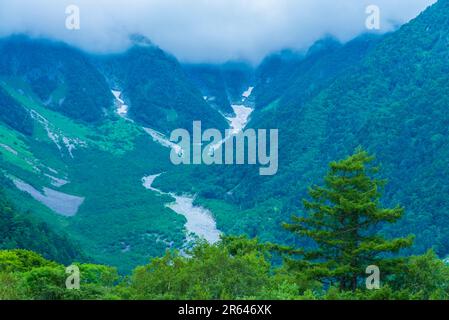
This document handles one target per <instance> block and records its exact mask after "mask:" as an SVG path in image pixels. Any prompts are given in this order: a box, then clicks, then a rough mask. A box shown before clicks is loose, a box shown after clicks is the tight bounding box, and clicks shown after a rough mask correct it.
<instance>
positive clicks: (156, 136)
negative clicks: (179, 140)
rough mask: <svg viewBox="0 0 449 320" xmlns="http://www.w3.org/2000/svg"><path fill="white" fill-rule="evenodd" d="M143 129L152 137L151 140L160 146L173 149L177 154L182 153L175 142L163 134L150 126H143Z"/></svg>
mask: <svg viewBox="0 0 449 320" xmlns="http://www.w3.org/2000/svg"><path fill="white" fill-rule="evenodd" d="M143 130H144V131H145V132H146V133H148V134H149V135H150V136H151V137H152V138H153V140H154V141H155V142H157V143H159V144H160V145H161V146H163V147H165V148H170V149H173V150H174V151H175V152H176V154H178V155H183V153H184V150H183V149H182V148H181V147H180V146H179V145H177V144H176V143H173V142H171V141H170V140H169V139H168V138H167V137H166V136H165V135H164V134H162V133H160V132H158V131H156V130H153V129H150V128H143Z"/></svg>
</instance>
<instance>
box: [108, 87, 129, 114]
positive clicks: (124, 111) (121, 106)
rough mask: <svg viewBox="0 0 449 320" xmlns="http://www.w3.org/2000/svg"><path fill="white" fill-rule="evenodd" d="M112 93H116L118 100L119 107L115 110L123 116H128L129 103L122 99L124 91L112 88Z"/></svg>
mask: <svg viewBox="0 0 449 320" xmlns="http://www.w3.org/2000/svg"><path fill="white" fill-rule="evenodd" d="M112 94H113V95H114V97H115V99H116V100H117V102H118V103H117V105H118V106H117V109H116V110H115V112H116V113H117V114H118V115H119V116H120V117H122V118H126V116H127V115H128V109H129V107H128V105H127V104H126V103H125V101H123V99H122V92H121V91H117V90H112Z"/></svg>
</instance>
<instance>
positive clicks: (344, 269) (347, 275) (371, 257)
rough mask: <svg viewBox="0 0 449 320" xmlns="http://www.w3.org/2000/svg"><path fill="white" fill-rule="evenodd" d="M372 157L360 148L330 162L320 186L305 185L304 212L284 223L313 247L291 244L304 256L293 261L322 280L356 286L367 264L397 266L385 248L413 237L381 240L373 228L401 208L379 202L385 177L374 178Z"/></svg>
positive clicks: (404, 244) (346, 287)
mask: <svg viewBox="0 0 449 320" xmlns="http://www.w3.org/2000/svg"><path fill="white" fill-rule="evenodd" d="M373 160H374V158H373V157H372V156H370V155H368V153H366V152H365V151H363V150H360V149H359V150H358V151H357V152H356V153H355V154H353V155H351V156H349V157H347V158H346V159H344V160H341V161H338V162H332V163H331V164H330V171H329V173H328V174H327V176H326V177H325V186H323V187H318V186H315V187H312V188H311V189H310V190H309V194H310V198H311V200H305V201H304V207H305V208H306V210H307V212H308V214H305V215H302V216H300V217H293V222H292V223H291V224H286V225H285V227H286V228H287V229H288V230H289V231H291V232H293V233H295V234H296V235H298V236H300V237H307V238H311V239H312V240H313V242H314V244H316V248H313V249H310V250H297V249H292V251H293V252H294V253H299V254H300V255H302V256H303V258H304V260H301V261H296V260H295V261H292V263H293V264H296V265H299V266H300V267H302V270H301V271H303V270H305V271H306V272H308V273H310V274H311V275H312V276H311V277H313V278H318V279H326V280H327V281H328V282H329V283H330V285H334V284H338V285H339V286H340V288H341V289H342V290H354V291H355V290H356V289H357V287H358V285H359V283H360V279H361V278H363V277H366V274H365V270H366V268H367V267H368V266H370V265H377V266H379V267H380V268H381V269H382V271H383V273H387V272H392V271H391V270H389V269H390V268H391V267H392V264H394V268H396V269H397V268H400V267H401V263H400V260H399V261H395V262H393V260H392V259H386V258H385V256H384V255H383V254H385V253H398V252H399V250H401V249H404V248H407V247H409V246H411V245H412V239H413V238H397V239H386V238H385V237H384V236H382V235H380V234H379V233H378V232H377V230H378V228H377V227H378V226H379V225H380V224H382V223H393V222H396V221H397V220H399V219H400V218H401V217H402V215H403V213H404V211H403V209H402V208H400V207H396V208H393V209H385V208H382V207H381V206H380V197H381V194H380V189H381V187H382V185H383V184H384V181H382V180H379V179H376V178H373V177H372V175H373V174H375V173H377V171H378V168H376V167H372V166H370V163H371V162H372V161H373Z"/></svg>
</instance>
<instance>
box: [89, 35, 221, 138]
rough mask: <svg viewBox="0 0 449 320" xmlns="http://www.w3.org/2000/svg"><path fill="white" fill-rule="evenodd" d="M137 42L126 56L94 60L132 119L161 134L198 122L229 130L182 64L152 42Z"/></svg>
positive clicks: (104, 57)
mask: <svg viewBox="0 0 449 320" xmlns="http://www.w3.org/2000/svg"><path fill="white" fill-rule="evenodd" d="M138 39H139V41H137V42H136V41H135V42H134V46H133V47H132V48H130V49H129V50H128V51H126V52H125V53H121V54H116V55H110V56H103V57H97V58H96V59H95V60H96V63H97V65H98V66H99V68H100V70H102V72H103V73H104V74H105V76H106V78H107V79H108V81H109V83H110V87H112V88H115V89H117V90H119V91H121V92H122V94H123V97H124V98H125V101H126V102H127V103H129V106H130V116H131V117H132V118H133V119H134V120H136V121H138V122H140V123H142V124H144V125H145V126H148V127H151V128H153V129H156V130H158V131H160V132H162V133H168V132H170V131H171V130H174V129H177V128H186V129H189V128H192V122H193V121H196V120H202V122H203V123H202V125H203V127H205V128H218V129H224V128H226V127H227V123H226V121H225V119H224V118H223V117H222V116H221V115H220V114H219V113H218V112H217V111H216V110H214V109H213V108H212V107H211V106H209V105H208V104H207V103H206V101H205V100H204V98H203V96H202V95H201V93H200V91H199V90H198V89H197V87H196V86H195V85H194V84H193V83H192V82H191V81H190V79H189V78H188V77H187V75H186V74H185V72H184V70H183V69H182V67H181V65H180V64H179V62H178V61H177V60H176V59H175V58H174V57H173V56H170V55H169V54H167V53H165V52H164V51H162V50H161V49H159V48H158V47H156V46H154V45H153V44H152V43H151V42H149V40H146V41H143V40H142V39H144V38H142V37H139V38H138ZM134 40H135V37H134Z"/></svg>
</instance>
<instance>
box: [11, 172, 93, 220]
mask: <svg viewBox="0 0 449 320" xmlns="http://www.w3.org/2000/svg"><path fill="white" fill-rule="evenodd" d="M13 182H14V184H15V186H16V187H17V189H19V190H21V191H24V192H26V193H28V194H30V195H31V196H32V197H33V198H34V199H35V200H37V201H39V202H40V203H42V204H43V205H45V206H47V207H48V208H50V209H51V210H53V211H54V212H56V213H58V214H60V215H63V216H66V217H72V216H74V215H76V213H77V212H78V208H79V207H80V205H81V204H82V203H83V202H84V198H81V197H76V196H72V195H69V194H66V193H62V192H58V191H55V190H52V189H49V188H44V189H43V191H44V193H43V194H42V193H41V192H39V191H38V190H36V189H35V188H34V187H33V186H31V185H29V184H27V183H25V182H23V181H21V180H18V179H16V180H13Z"/></svg>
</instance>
